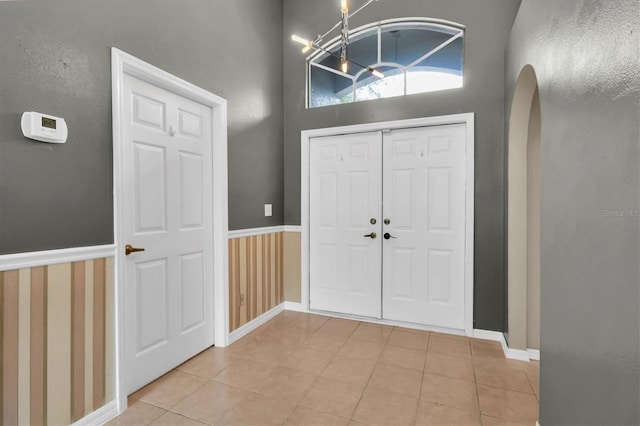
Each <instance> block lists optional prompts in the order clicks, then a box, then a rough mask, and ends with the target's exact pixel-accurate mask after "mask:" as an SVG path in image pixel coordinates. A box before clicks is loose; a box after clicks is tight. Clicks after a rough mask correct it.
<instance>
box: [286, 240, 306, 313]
mask: <svg viewBox="0 0 640 426" xmlns="http://www.w3.org/2000/svg"><path fill="white" fill-rule="evenodd" d="M301 235H302V234H300V232H285V233H284V256H283V257H284V260H283V262H282V263H283V267H284V300H286V301H287V302H295V303H300V302H301V301H302V296H301V294H300V293H301V287H300V286H301V285H302V284H301V280H302V277H301V272H300V266H301V262H302V259H301V253H300V238H301Z"/></svg>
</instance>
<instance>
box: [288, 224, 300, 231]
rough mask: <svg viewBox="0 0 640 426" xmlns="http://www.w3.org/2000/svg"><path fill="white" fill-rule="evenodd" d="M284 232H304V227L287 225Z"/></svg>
mask: <svg viewBox="0 0 640 426" xmlns="http://www.w3.org/2000/svg"><path fill="white" fill-rule="evenodd" d="M284 232H302V226H300V225H285V226H284Z"/></svg>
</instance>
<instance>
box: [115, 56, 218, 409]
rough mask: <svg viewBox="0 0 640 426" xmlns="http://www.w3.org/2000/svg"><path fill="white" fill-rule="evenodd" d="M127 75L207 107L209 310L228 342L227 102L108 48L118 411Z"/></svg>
mask: <svg viewBox="0 0 640 426" xmlns="http://www.w3.org/2000/svg"><path fill="white" fill-rule="evenodd" d="M125 74H128V75H131V76H134V77H136V78H139V79H141V80H143V81H145V82H148V83H151V84H154V85H156V86H158V87H160V88H163V89H165V90H168V91H170V92H173V93H176V94H178V95H180V96H183V97H186V98H189V99H192V100H194V101H196V102H199V103H201V104H203V105H206V106H209V107H211V111H212V117H211V119H212V120H211V124H212V138H211V139H212V140H211V143H212V158H211V162H212V167H213V309H214V336H213V337H214V342H215V345H216V346H222V347H224V346H227V344H228V341H229V316H228V305H229V303H228V301H229V289H228V285H227V283H228V281H229V278H228V277H229V271H228V245H227V238H228V237H227V233H228V209H227V204H228V192H227V191H228V189H227V101H226V100H225V99H223V98H221V97H219V96H217V95H214V94H213V93H210V92H208V91H206V90H204V89H202V88H200V87H197V86H195V85H193V84H191V83H189V82H187V81H185V80H182V79H180V78H178V77H176V76H174V75H172V74H170V73H168V72H166V71H163V70H161V69H159V68H157V67H155V66H153V65H151V64H149V63H147V62H144V61H142V60H140V59H138V58H136V57H134V56H132V55H129V54H128V53H125V52H123V51H122V50H119V49H117V48H115V47H113V48H111V84H112V88H111V90H112V113H113V218H114V236H113V237H114V244H115V246H116V248H117V250H116V256H115V274H114V280H115V286H114V287H115V291H116V294H115V300H116V316H115V317H116V322H117V324H116V342H115V343H116V354H115V355H116V391H117V395H116V397H117V400H118V412H120V413H121V412H123V411H124V410H125V409H126V408H127V391H126V387H125V377H124V374H125V368H124V367H125V365H124V362H125V359H126V357H125V350H124V349H125V347H124V344H125V339H124V333H125V324H124V291H123V285H124V252H123V247H124V244H125V241H124V240H123V238H124V227H123V219H124V211H123V204H124V199H123V195H124V194H123V191H122V188H123V185H124V178H123V170H122V169H123V168H122V159H123V149H122V148H123V147H122V145H123V137H122V131H123V122H122V105H123V102H124V99H123V83H124V76H125Z"/></svg>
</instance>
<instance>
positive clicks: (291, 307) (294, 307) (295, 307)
mask: <svg viewBox="0 0 640 426" xmlns="http://www.w3.org/2000/svg"><path fill="white" fill-rule="evenodd" d="M284 310H285V311H294V312H309V310H308V309H305V307H304V306H303V305H302V303H298V302H284Z"/></svg>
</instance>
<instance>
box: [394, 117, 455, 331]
mask: <svg viewBox="0 0 640 426" xmlns="http://www.w3.org/2000/svg"><path fill="white" fill-rule="evenodd" d="M465 143H466V126H465V125H464V124H455V125H447V126H437V127H424V128H416V129H403V130H393V131H391V132H388V133H385V134H384V141H383V152H384V154H383V157H384V172H383V176H384V178H383V179H384V184H383V185H384V189H383V193H384V204H383V206H384V207H383V216H384V218H385V219H388V220H389V224H388V225H385V226H384V232H385V233H389V234H390V235H389V237H390V238H389V239H385V240H384V243H383V247H384V249H383V259H384V261H383V271H384V272H383V316H384V318H385V319H391V320H397V321H406V322H411V323H417V324H428V325H433V326H440V327H447V328H454V329H460V330H462V329H464V326H465V324H464V314H465V310H464V307H465V297H464V296H465V294H464V292H465V275H464V274H465Z"/></svg>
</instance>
